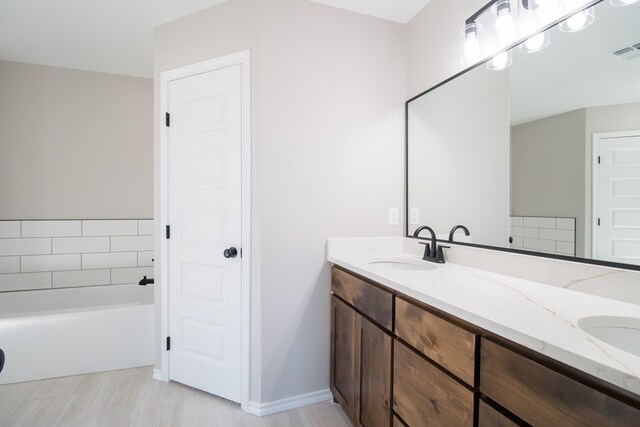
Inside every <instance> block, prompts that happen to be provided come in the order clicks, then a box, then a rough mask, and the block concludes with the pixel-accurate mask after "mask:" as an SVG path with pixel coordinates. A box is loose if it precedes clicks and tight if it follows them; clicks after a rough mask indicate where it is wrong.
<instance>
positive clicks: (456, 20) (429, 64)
mask: <svg viewBox="0 0 640 427" xmlns="http://www.w3.org/2000/svg"><path fill="white" fill-rule="evenodd" d="M486 3H487V2H486V0H465V1H452V0H431V1H430V2H429V3H428V4H427V5H426V6H425V7H424V9H422V10H421V11H420V13H418V14H417V15H416V16H415V17H414V18H413V19H412V20H411V21H409V23H408V24H407V49H408V50H407V65H408V66H407V79H408V80H407V89H408V93H409V95H410V97H413V96H415V95H417V94H418V93H420V92H422V91H424V90H426V89H429V88H430V87H432V86H433V85H435V84H436V83H439V82H441V81H443V80H445V79H447V78H449V77H451V76H453V75H454V74H456V73H458V72H460V71H462V70H463V69H465V68H467V65H466V64H464V63H463V62H462V60H461V58H462V55H461V49H462V47H461V33H462V28H463V26H464V21H465V20H466V19H467V18H468V17H469V16H471V15H472V14H473V13H474V12H475V11H477V10H478V9H480V8H481V7H482V6H484V5H485V4H486Z"/></svg>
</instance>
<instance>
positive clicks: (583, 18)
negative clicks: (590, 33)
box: [560, 7, 596, 33]
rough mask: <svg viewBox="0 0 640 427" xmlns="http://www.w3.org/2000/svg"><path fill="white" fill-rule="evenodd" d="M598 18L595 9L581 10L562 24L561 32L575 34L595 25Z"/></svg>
mask: <svg viewBox="0 0 640 427" xmlns="http://www.w3.org/2000/svg"><path fill="white" fill-rule="evenodd" d="M595 19H596V16H595V12H594V10H593V7H590V8H589V9H585V10H581V11H580V12H578V13H575V14H573V15H572V16H571V17H569V19H566V20H564V21H562V22H561V23H560V31H563V32H565V33H575V32H576V31H580V30H584V29H585V28H587V27H588V26H589V25H591V24H593V21H595Z"/></svg>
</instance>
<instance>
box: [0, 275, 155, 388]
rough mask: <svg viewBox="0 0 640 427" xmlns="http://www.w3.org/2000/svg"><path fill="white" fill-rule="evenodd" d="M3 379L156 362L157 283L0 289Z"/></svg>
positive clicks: (19, 379)
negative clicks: (154, 301)
mask: <svg viewBox="0 0 640 427" xmlns="http://www.w3.org/2000/svg"><path fill="white" fill-rule="evenodd" d="M0 348H1V349H2V350H4V353H5V357H6V360H5V365H4V370H3V371H2V372H0V384H8V383H15V382H22V381H31V380H38V379H44V378H54V377H62V376H67V375H77V374H86V373H91V372H101V371H110V370H115V369H125V368H133V367H136V366H145V365H152V364H153V363H154V310H153V286H146V287H143V286H138V285H113V286H96V287H87V288H67V289H45V290H36V291H25V292H7V293H1V294H0Z"/></svg>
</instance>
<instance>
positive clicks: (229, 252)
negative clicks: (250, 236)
mask: <svg viewBox="0 0 640 427" xmlns="http://www.w3.org/2000/svg"><path fill="white" fill-rule="evenodd" d="M222 254H223V255H224V257H225V258H235V257H237V256H238V250H237V249H236V248H233V247H231V248H229V249H225V250H224V252H223V253H222Z"/></svg>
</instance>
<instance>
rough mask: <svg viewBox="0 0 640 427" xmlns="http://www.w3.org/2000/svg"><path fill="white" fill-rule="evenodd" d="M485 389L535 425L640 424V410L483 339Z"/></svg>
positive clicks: (482, 380) (482, 357) (483, 384)
mask: <svg viewBox="0 0 640 427" xmlns="http://www.w3.org/2000/svg"><path fill="white" fill-rule="evenodd" d="M480 391H481V393H482V394H484V395H486V396H488V397H489V398H490V399H491V400H493V401H495V402H497V403H498V404H499V405H500V406H502V407H503V408H506V409H507V410H508V411H509V412H511V413H513V414H515V415H516V416H517V417H519V418H520V419H522V420H524V421H525V422H527V423H528V424H531V425H561V426H640V410H639V409H636V408H634V407H632V406H629V405H627V404H625V403H623V402H621V401H619V400H617V399H614V398H612V397H611V396H608V395H606V394H605V393H602V392H600V391H598V390H595V389H594V388H591V387H589V386H587V385H585V384H583V383H581V382H578V381H576V380H574V379H572V378H569V377H568V376H566V375H563V374H561V373H559V372H556V371H555V370H552V369H550V368H549V367H546V366H544V365H542V364H540V363H537V362H534V361H533V360H531V359H529V358H527V357H525V356H523V355H521V354H518V353H516V352H514V351H511V350H509V349H507V348H505V347H503V346H501V345H499V344H496V343H494V342H493V341H491V340H488V339H484V340H482V349H481V361H480Z"/></svg>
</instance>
